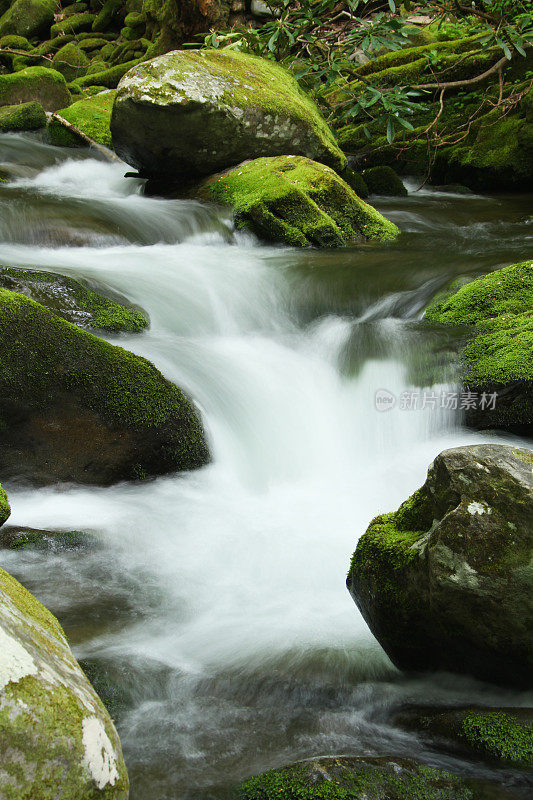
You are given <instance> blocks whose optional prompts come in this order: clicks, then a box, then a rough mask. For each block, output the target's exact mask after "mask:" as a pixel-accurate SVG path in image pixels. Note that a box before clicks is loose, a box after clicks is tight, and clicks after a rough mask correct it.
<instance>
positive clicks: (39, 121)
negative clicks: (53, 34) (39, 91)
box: [0, 101, 46, 131]
mask: <svg viewBox="0 0 533 800" xmlns="http://www.w3.org/2000/svg"><path fill="white" fill-rule="evenodd" d="M45 125H46V113H45V111H44V108H43V107H42V105H41V104H40V103H36V102H35V101H34V102H30V103H19V104H18V105H15V106H0V131H36V130H39V128H44V127H45Z"/></svg>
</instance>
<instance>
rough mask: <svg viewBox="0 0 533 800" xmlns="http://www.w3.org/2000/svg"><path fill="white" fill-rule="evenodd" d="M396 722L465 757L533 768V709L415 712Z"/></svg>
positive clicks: (400, 715) (397, 717)
mask: <svg viewBox="0 0 533 800" xmlns="http://www.w3.org/2000/svg"><path fill="white" fill-rule="evenodd" d="M394 722H395V723H396V724H398V725H400V726H401V727H402V728H406V729H407V730H411V731H417V732H418V733H421V734H422V735H423V736H424V738H429V739H430V740H431V741H432V743H435V744H436V745H437V746H439V745H440V744H441V743H443V744H444V746H445V747H446V748H448V749H450V750H452V751H456V752H459V753H460V754H461V755H463V756H468V757H470V758H472V757H474V758H478V759H483V760H486V761H489V762H494V763H496V762H497V763H499V764H501V765H502V766H512V767H526V768H528V767H533V709H531V708H503V709H502V708H475V707H474V708H411V709H406V710H404V711H401V712H399V713H398V714H396V715H395V717H394Z"/></svg>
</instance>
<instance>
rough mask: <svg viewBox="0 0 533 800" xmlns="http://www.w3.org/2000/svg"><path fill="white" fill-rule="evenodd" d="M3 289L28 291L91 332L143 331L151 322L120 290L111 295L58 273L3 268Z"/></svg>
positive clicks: (0, 273) (0, 282) (0, 280)
mask: <svg viewBox="0 0 533 800" xmlns="http://www.w3.org/2000/svg"><path fill="white" fill-rule="evenodd" d="M0 288H2V289H8V290H9V291H11V292H18V293H19V294H24V295H26V297H29V298H31V299H32V300H35V301H36V302H37V303H40V304H41V305H43V306H46V308H48V309H49V310H50V311H53V312H54V314H57V315H58V316H60V317H62V318H63V319H66V320H67V322H72V323H74V324H75V325H78V326H79V327H81V328H85V329H86V330H90V331H94V330H96V331H106V332H108V333H140V332H141V331H143V330H145V329H146V328H147V327H148V324H149V323H148V318H147V316H146V314H144V313H143V312H141V311H139V310H138V309H135V308H132V307H131V306H129V305H128V301H127V300H126V298H125V297H122V296H121V295H117V293H116V292H112V293H111V292H109V293H108V294H109V296H107V295H105V294H103V293H102V291H101V290H99V289H98V287H95V286H91V285H90V284H89V283H88V282H87V281H83V280H76V278H67V277H65V276H64V275H57V274H56V273H54V272H39V271H37V270H29V269H18V268H13V267H0Z"/></svg>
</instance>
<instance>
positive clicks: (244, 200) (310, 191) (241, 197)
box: [197, 156, 398, 247]
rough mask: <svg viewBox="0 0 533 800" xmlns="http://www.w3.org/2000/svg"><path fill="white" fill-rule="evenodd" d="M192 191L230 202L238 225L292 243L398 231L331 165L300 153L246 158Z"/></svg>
mask: <svg viewBox="0 0 533 800" xmlns="http://www.w3.org/2000/svg"><path fill="white" fill-rule="evenodd" d="M197 194H198V195H199V196H200V197H204V198H208V199H210V200H214V201H215V202H218V203H226V204H228V205H230V206H231V207H232V208H233V209H234V211H235V220H236V224H237V225H238V226H239V227H246V228H249V229H250V230H252V231H253V232H254V233H256V234H257V235H258V236H260V237H261V238H263V239H266V240H268V241H274V242H283V243H285V244H289V245H293V246H296V247H309V246H317V247H342V246H343V245H347V244H353V243H354V242H360V241H365V240H367V239H377V240H381V241H383V240H388V239H393V238H394V237H395V236H396V235H397V234H398V229H397V228H396V226H395V225H394V224H393V223H392V222H389V220H387V219H385V217H383V216H382V215H381V214H380V213H379V212H378V211H376V209H375V208H372V206H369V205H368V204H367V203H365V202H364V201H363V200H361V199H360V198H359V197H357V195H356V194H355V192H354V191H353V190H352V189H350V187H349V186H348V184H347V183H345V182H344V181H343V180H342V179H341V178H339V176H338V175H337V174H336V173H335V172H334V171H333V170H332V169H331V167H326V166H324V164H319V163H317V162H316V161H310V160H309V159H308V158H304V157H303V156H275V157H271V158H257V159H254V160H253V161H248V162H245V163H243V164H240V165H239V166H237V167H235V168H234V169H231V170H229V171H227V172H225V173H222V174H220V175H215V176H213V177H211V178H209V179H208V180H207V181H206V182H205V183H204V184H203V185H202V186H201V187H200V189H199V190H198V192H197Z"/></svg>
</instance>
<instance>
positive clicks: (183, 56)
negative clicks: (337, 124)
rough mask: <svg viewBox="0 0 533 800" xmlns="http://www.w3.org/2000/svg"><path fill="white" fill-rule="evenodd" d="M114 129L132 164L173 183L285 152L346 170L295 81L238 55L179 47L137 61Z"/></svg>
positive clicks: (120, 97)
mask: <svg viewBox="0 0 533 800" xmlns="http://www.w3.org/2000/svg"><path fill="white" fill-rule="evenodd" d="M111 131H112V134H113V142H114V145H115V149H116V150H117V152H118V153H119V155H121V156H122V157H123V158H124V159H125V160H126V161H127V162H128V163H130V164H132V165H133V166H135V167H137V168H138V169H139V170H141V171H142V172H143V174H145V175H147V176H150V177H163V178H165V179H166V180H168V181H170V180H172V179H173V180H174V181H177V180H180V179H181V178H182V177H183V176H185V175H198V176H202V175H210V174H212V173H214V172H216V171H218V170H221V169H226V168H227V167H231V166H233V165H234V164H238V163H240V162H241V161H243V160H244V159H247V158H257V157H259V156H276V155H283V154H285V153H293V154H295V155H303V156H307V157H308V158H312V159H315V160H317V161H321V162H323V163H325V164H328V165H330V166H332V167H334V168H340V169H342V168H344V166H345V165H346V158H345V156H344V155H343V153H342V152H341V151H340V150H339V148H338V146H337V144H336V142H335V139H334V137H333V134H332V133H331V131H330V130H329V128H328V126H327V124H326V122H325V120H324V119H323V118H322V116H321V114H320V112H319V111H318V108H317V107H316V106H315V104H314V103H313V102H312V101H311V100H310V99H309V98H308V97H307V96H306V95H305V94H304V93H303V92H302V90H301V89H300V88H299V86H298V84H297V82H296V80H295V79H294V78H293V77H292V76H291V75H290V74H289V73H288V72H286V71H285V70H284V69H283V68H282V67H280V66H278V65H277V64H274V63H273V62H271V61H267V60H265V59H262V58H258V57H256V56H251V55H246V54H244V53H238V52H236V51H234V50H190V51H181V50H180V51H176V52H173V53H167V54H166V55H164V56H160V57H159V58H155V59H153V60H152V61H147V62H143V63H142V64H139V65H138V66H137V67H135V68H134V69H132V70H130V72H128V73H127V74H126V75H125V76H124V78H123V79H122V80H121V82H120V84H119V86H118V89H117V95H116V99H115V105H114V107H113V114H112V117H111Z"/></svg>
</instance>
